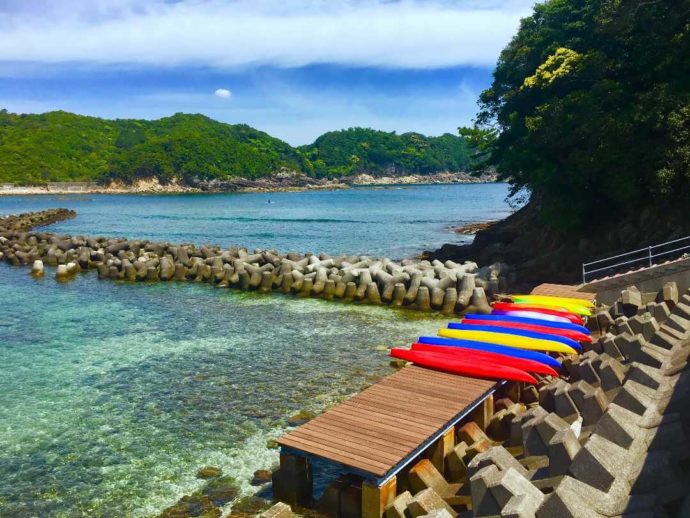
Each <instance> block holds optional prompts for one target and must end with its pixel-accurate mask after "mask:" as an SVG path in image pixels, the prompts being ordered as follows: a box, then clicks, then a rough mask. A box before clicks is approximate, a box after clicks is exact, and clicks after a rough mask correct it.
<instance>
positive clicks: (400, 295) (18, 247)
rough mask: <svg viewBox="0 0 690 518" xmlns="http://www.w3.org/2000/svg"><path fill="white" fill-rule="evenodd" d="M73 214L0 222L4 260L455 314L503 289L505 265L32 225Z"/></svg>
mask: <svg viewBox="0 0 690 518" xmlns="http://www.w3.org/2000/svg"><path fill="white" fill-rule="evenodd" d="M75 215H76V213H75V212H74V211H70V210H67V209H49V210H46V211H42V212H33V213H26V214H20V215H16V216H8V217H4V218H2V219H0V259H1V260H4V261H6V262H8V263H9V264H13V265H16V266H19V265H32V273H33V274H34V275H35V276H42V275H44V266H45V265H48V266H54V267H56V276H57V278H58V280H62V281H68V280H69V279H70V278H71V277H72V276H74V275H76V274H77V273H78V272H80V271H83V270H88V269H95V270H97V271H98V276H99V278H101V279H112V280H120V281H132V282H134V281H145V282H160V281H194V282H205V283H209V284H211V285H214V286H216V287H218V288H236V289H240V290H256V291H258V292H261V293H269V292H274V291H277V292H282V293H285V294H289V293H291V294H294V295H297V296H300V297H318V298H323V299H325V300H342V301H345V302H360V303H366V304H374V305H380V304H386V305H390V306H392V307H407V308H411V309H415V310H418V311H440V312H441V313H443V314H447V315H450V314H457V313H462V312H464V311H468V310H469V311H474V312H489V311H490V308H489V305H488V297H490V296H491V295H493V294H494V293H498V292H500V291H503V290H504V289H505V273H506V271H505V267H504V266H503V265H501V264H495V265H491V266H486V267H483V268H479V267H478V265H477V264H476V263H474V262H471V261H467V262H465V263H463V264H458V263H455V262H453V261H446V262H444V263H441V262H440V261H433V262H429V261H420V260H416V259H406V260H402V261H400V262H396V261H392V260H390V259H388V258H381V259H373V258H371V257H367V256H346V255H339V256H330V255H328V254H325V253H321V254H318V255H315V254H311V253H306V254H300V253H295V252H289V253H286V254H280V253H278V252H276V251H274V250H259V249H255V250H254V251H253V252H252V253H250V252H249V251H248V250H246V249H244V248H237V247H232V248H227V249H222V248H221V247H219V246H205V245H204V246H196V245H192V244H180V245H175V244H170V243H162V242H152V241H146V240H130V239H124V238H105V237H95V238H93V237H81V236H67V235H58V234H54V233H50V232H36V231H32V230H31V229H33V228H35V227H39V226H45V225H47V224H50V223H54V222H56V221H60V220H62V219H67V218H72V217H74V216H75Z"/></svg>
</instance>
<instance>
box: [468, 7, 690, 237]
mask: <svg viewBox="0 0 690 518" xmlns="http://www.w3.org/2000/svg"><path fill="white" fill-rule="evenodd" d="M689 56H690V0H673V1H669V0H647V1H640V0H549V1H547V2H544V3H542V4H538V5H536V6H535V8H534V12H533V14H532V15H531V16H530V17H528V18H525V19H523V20H522V22H521V24H520V29H519V31H518V33H517V35H516V36H515V37H514V38H513V40H512V41H511V42H510V44H509V45H508V46H507V47H506V48H505V49H504V50H503V52H502V53H501V55H500V58H499V61H498V64H497V67H496V70H495V72H494V75H493V82H492V85H491V87H490V88H489V89H487V90H486V91H484V92H483V93H482V94H481V98H480V107H481V109H480V113H479V116H478V119H477V129H483V130H485V131H489V132H495V134H496V139H495V141H493V143H491V145H490V148H489V151H488V152H487V154H486V156H484V159H485V160H486V163H489V164H492V165H495V166H496V168H497V169H498V171H499V174H500V175H501V176H502V177H503V178H504V179H507V180H509V181H510V182H511V183H512V185H513V189H514V191H517V190H519V189H522V188H528V189H529V190H531V191H532V193H533V196H536V197H537V198H538V199H539V203H540V204H541V206H542V212H543V216H544V217H545V218H546V219H547V220H548V221H550V222H552V223H553V224H555V225H556V226H560V227H561V228H571V227H574V226H576V225H578V224H580V223H582V222H583V221H586V220H587V219H588V218H589V217H591V216H592V215H594V214H597V215H601V216H605V217H610V216H614V217H615V216H617V215H621V216H622V215H624V214H625V213H626V212H628V211H630V210H637V209H639V208H641V207H644V206H649V205H651V204H663V203H678V202H684V203H685V204H686V205H687V202H688V201H690V59H689V58H688V57H689Z"/></svg>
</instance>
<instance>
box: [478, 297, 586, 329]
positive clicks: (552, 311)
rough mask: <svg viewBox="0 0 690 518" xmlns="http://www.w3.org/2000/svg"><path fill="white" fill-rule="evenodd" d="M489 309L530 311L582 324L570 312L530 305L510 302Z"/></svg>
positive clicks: (494, 304) (580, 319)
mask: <svg viewBox="0 0 690 518" xmlns="http://www.w3.org/2000/svg"><path fill="white" fill-rule="evenodd" d="M491 307H492V308H493V309H498V310H503V311H532V312H535V313H542V314H544V315H553V316H556V317H561V318H567V319H568V320H570V321H571V322H574V323H576V324H581V323H582V317H581V316H580V315H576V314H575V313H572V312H570V311H565V310H558V309H553V308H546V307H540V306H534V305H531V304H514V303H512V302H494V303H493V304H492V305H491Z"/></svg>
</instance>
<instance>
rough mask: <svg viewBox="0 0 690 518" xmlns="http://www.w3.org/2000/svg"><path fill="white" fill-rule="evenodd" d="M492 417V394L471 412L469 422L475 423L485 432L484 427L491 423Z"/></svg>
mask: <svg viewBox="0 0 690 518" xmlns="http://www.w3.org/2000/svg"><path fill="white" fill-rule="evenodd" d="M493 415H494V396H493V394H492V395H490V396H489V397H488V398H486V399H485V400H484V401H482V404H481V405H479V406H478V407H477V408H476V409H475V410H474V411H473V412H472V418H471V420H472V421H475V422H476V423H477V425H479V428H481V429H482V430H484V431H486V427H487V426H489V422H490V421H491V416H493Z"/></svg>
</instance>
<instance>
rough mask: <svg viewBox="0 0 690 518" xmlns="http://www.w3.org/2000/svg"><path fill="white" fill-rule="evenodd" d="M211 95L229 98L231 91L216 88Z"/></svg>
mask: <svg viewBox="0 0 690 518" xmlns="http://www.w3.org/2000/svg"><path fill="white" fill-rule="evenodd" d="M213 95H215V96H216V97H220V98H221V99H230V96H231V95H232V92H231V91H230V90H227V89H225V88H218V89H217V90H216V91H215V92H213Z"/></svg>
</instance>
